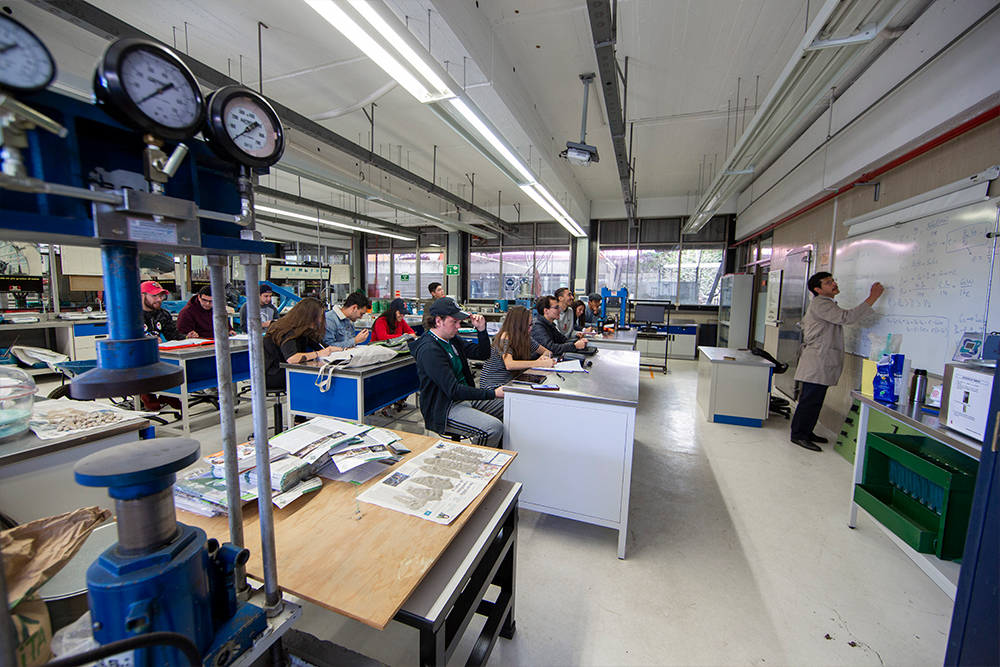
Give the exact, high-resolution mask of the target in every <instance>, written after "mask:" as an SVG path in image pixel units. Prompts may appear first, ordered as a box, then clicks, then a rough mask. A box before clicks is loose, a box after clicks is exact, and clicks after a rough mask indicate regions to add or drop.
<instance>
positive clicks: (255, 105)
mask: <svg viewBox="0 0 1000 667" xmlns="http://www.w3.org/2000/svg"><path fill="white" fill-rule="evenodd" d="M204 134H205V138H206V139H207V140H208V142H209V145H210V146H211V147H212V149H213V150H214V151H215V153H216V154H217V155H219V157H221V158H223V159H226V160H231V161H235V162H237V163H239V164H241V165H244V166H247V167H257V168H262V167H269V166H271V165H272V164H274V163H275V162H277V161H278V160H279V159H281V154H282V152H283V151H284V133H283V132H282V129H281V123H280V122H279V120H278V116H277V114H276V113H275V112H274V109H272V108H271V105H270V104H268V102H267V100H266V99H264V97H263V96H261V95H259V94H257V93H255V92H254V91H252V90H250V89H249V88H244V87H243V86H227V87H225V88H220V89H219V90H217V91H215V92H214V93H212V95H211V97H210V98H209V100H208V124H207V125H206V127H205V132H204Z"/></svg>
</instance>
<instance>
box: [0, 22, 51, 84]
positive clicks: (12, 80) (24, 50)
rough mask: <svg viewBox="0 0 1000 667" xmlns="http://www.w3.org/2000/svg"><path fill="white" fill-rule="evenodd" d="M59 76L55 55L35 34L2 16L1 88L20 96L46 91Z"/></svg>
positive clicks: (0, 46)
mask: <svg viewBox="0 0 1000 667" xmlns="http://www.w3.org/2000/svg"><path fill="white" fill-rule="evenodd" d="M55 76H56V64H55V61H53V60H52V54H51V53H49V50H48V49H47V48H45V45H44V44H42V41H41V40H40V39H38V37H36V36H35V34H34V33H33V32H31V31H30V30H28V29H27V28H25V27H24V26H23V25H21V24H20V23H19V22H17V21H15V20H14V19H12V18H10V17H9V16H7V15H5V14H0V87H3V88H8V89H10V90H13V91H16V92H20V93H34V92H37V91H39V90H42V89H44V88H45V87H46V86H48V85H49V84H50V83H52V79H54V78H55Z"/></svg>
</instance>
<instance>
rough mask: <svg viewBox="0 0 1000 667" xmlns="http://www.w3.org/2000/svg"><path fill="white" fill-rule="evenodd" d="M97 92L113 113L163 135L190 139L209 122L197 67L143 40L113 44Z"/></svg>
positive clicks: (97, 77) (99, 67)
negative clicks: (192, 70) (206, 119)
mask: <svg viewBox="0 0 1000 667" xmlns="http://www.w3.org/2000/svg"><path fill="white" fill-rule="evenodd" d="M94 93H95V95H96V97H97V102H98V104H101V105H103V106H104V107H105V108H106V110H107V111H108V112H109V113H110V114H111V115H113V116H115V117H117V118H118V119H119V120H121V121H123V122H125V123H127V124H129V125H132V126H134V127H137V128H138V129H140V130H142V131H144V132H148V133H150V134H153V135H155V136H157V137H160V138H161V139H167V140H169V141H183V140H185V139H190V138H191V137H193V136H194V135H195V134H197V133H198V131H199V130H200V129H201V126H202V124H203V123H204V122H205V100H204V98H203V97H202V95H201V90H200V89H199V88H198V82H197V81H196V80H195V78H194V75H193V74H192V73H191V70H189V69H188V68H187V65H185V64H184V61H182V60H181V59H180V58H179V57H178V56H177V55H176V54H175V53H174V52H173V51H171V50H170V49H168V48H166V47H165V46H161V45H159V44H156V43H154V42H149V41H146V40H143V39H132V38H129V39H120V40H118V41H117V42H115V43H114V44H112V45H111V46H109V47H108V50H107V51H105V52H104V57H103V58H101V61H100V63H98V65H97V73H96V74H95V75H94Z"/></svg>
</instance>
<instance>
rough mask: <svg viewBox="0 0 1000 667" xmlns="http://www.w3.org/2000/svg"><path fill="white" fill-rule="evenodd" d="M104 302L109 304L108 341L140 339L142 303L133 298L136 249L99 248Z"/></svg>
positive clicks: (114, 245) (136, 276)
mask: <svg viewBox="0 0 1000 667" xmlns="http://www.w3.org/2000/svg"><path fill="white" fill-rule="evenodd" d="M101 265H102V267H103V269H104V290H105V291H104V298H105V299H106V302H107V304H108V312H110V313H112V314H113V317H109V318H108V337H109V338H110V339H111V340H135V339H136V338H142V337H143V336H144V335H145V334H144V333H143V327H142V300H141V299H137V298H136V294H135V286H136V285H138V284H139V249H138V248H136V247H135V246H126V245H119V244H117V243H104V244H102V245H101Z"/></svg>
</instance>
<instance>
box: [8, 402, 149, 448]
mask: <svg viewBox="0 0 1000 667" xmlns="http://www.w3.org/2000/svg"><path fill="white" fill-rule="evenodd" d="M153 414H156V413H155V412H133V411H131V410H122V409H120V408H116V407H113V406H110V405H101V404H100V403H89V402H84V401H73V400H70V399H68V398H59V399H55V400H46V401H39V402H38V403H35V405H34V408H33V409H32V414H31V421H30V422H28V426H29V427H30V428H31V430H32V431H34V433H35V435H37V436H38V437H39V438H40V439H42V440H54V439H56V438H64V437H66V436H68V435H76V434H77V433H84V432H86V431H89V430H91V429H94V428H101V427H103V426H110V425H113V424H116V423H118V422H122V421H125V420H128V419H134V418H136V417H147V416H149V415H153ZM98 420H99V421H100V422H101V423H96V422H97V421H98ZM91 421H93V422H95V423H93V424H91V425H86V426H84V427H83V428H76V427H74V425H75V424H80V425H83V424H84V423H85V422H91Z"/></svg>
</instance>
